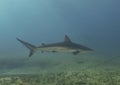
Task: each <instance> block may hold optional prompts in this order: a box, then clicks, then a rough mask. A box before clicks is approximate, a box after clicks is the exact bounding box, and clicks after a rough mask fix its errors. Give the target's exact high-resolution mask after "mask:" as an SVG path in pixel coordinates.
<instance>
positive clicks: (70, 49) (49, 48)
mask: <svg viewBox="0 0 120 85" xmlns="http://www.w3.org/2000/svg"><path fill="white" fill-rule="evenodd" d="M17 40H18V41H20V42H21V43H22V44H23V45H25V46H26V47H27V48H28V49H30V54H29V57H31V56H32V55H33V54H34V52H35V51H36V50H40V51H41V52H65V53H73V54H74V55H76V54H78V53H80V52H82V51H92V49H91V48H88V47H86V46H83V45H80V44H76V43H74V42H72V41H71V40H70V38H69V37H68V36H67V35H65V38H64V41H63V42H58V43H52V44H44V43H43V44H42V45H41V46H38V47H36V46H34V45H32V44H30V43H28V42H25V41H23V40H20V39H19V38H17Z"/></svg>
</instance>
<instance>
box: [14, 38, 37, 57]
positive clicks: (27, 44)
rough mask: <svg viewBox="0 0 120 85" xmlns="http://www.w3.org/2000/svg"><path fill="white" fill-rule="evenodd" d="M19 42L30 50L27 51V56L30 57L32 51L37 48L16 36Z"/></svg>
mask: <svg viewBox="0 0 120 85" xmlns="http://www.w3.org/2000/svg"><path fill="white" fill-rule="evenodd" d="M16 39H17V40H18V41H19V42H21V43H22V44H23V45H24V46H25V47H27V48H28V49H29V50H30V53H29V57H31V56H32V55H33V54H34V52H35V49H36V48H37V47H36V46H34V45H32V44H30V43H28V42H25V41H23V40H20V39H19V38H16Z"/></svg>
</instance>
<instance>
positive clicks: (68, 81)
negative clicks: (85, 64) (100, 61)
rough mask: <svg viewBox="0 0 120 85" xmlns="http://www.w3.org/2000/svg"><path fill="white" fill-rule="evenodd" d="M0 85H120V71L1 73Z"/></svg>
mask: <svg viewBox="0 0 120 85" xmlns="http://www.w3.org/2000/svg"><path fill="white" fill-rule="evenodd" d="M0 85H120V72H119V71H116V72H112V71H111V72H108V71H99V72H98V71H96V72H92V71H86V72H84V71H80V72H72V71H70V72H60V73H46V74H42V73H41V74H14V75H0Z"/></svg>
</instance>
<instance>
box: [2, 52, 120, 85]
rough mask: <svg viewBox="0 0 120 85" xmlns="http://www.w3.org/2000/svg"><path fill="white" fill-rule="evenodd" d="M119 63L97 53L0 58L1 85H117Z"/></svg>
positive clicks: (119, 59) (118, 57) (119, 81)
mask: <svg viewBox="0 0 120 85" xmlns="http://www.w3.org/2000/svg"><path fill="white" fill-rule="evenodd" d="M8 57H9V58H8ZM119 61H120V56H119V55H115V56H108V55H102V54H96V53H87V54H80V55H76V56H74V55H70V54H57V53H56V54H35V55H34V56H33V57H31V58H28V57H27V56H24V57H10V56H7V57H0V68H1V69H0V85H120V62H119Z"/></svg>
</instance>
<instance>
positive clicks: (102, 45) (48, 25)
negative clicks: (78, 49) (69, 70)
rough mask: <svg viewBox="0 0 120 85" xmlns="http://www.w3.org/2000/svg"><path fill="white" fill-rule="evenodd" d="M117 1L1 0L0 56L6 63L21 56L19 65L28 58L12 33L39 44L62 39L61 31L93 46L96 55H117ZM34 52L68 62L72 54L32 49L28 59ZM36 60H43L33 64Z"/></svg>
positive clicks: (119, 32) (119, 47)
mask: <svg viewBox="0 0 120 85" xmlns="http://www.w3.org/2000/svg"><path fill="white" fill-rule="evenodd" d="M119 3H120V1H119V0H102V1H101V0H9V1H8V0H1V1H0V58H1V60H2V61H3V62H4V61H5V62H7V63H8V62H9V61H7V60H9V59H10V61H12V60H16V62H17V60H19V58H21V59H22V60H21V59H20V60H19V63H18V64H21V65H23V63H25V62H26V60H27V59H28V53H29V51H28V49H26V48H25V47H24V46H23V45H21V44H20V43H19V42H18V41H17V40H16V37H18V38H20V39H23V40H25V41H28V42H30V43H32V44H33V45H36V46H39V45H41V43H52V42H60V41H63V40H64V35H68V36H69V37H70V38H71V40H72V41H73V42H76V43H79V44H82V45H85V46H87V47H90V48H92V49H94V52H96V53H99V55H106V56H107V57H110V56H119V55H120V54H119V52H120V38H119V36H120V24H119V23H120V10H119V8H120V5H119ZM37 56H42V57H41V59H40V61H41V62H43V61H45V62H46V61H47V60H50V62H52V61H54V60H55V62H57V59H59V60H60V59H61V57H62V58H63V60H64V58H65V60H68V62H69V61H70V62H72V61H73V60H74V58H73V57H74V56H72V55H70V54H68V55H67V54H65V55H64V54H59V56H58V54H55V55H54V54H49V53H47V54H41V53H36V54H35V55H34V57H32V58H31V60H30V62H33V61H34V59H35V61H36V60H37V59H38V57H37ZM43 56H45V57H43ZM49 56H50V57H49ZM57 56H58V58H56V57H57ZM64 56H67V57H64ZM68 56H70V57H68ZM82 56H84V55H82ZM77 57H80V56H79V55H78V56H77ZM39 58H40V57H39ZM32 59H33V61H32ZM72 59H73V60H72ZM118 59H119V58H118ZM38 60H39V59H38ZM42 60H43V61H42ZM85 60H86V59H85ZM88 60H89V59H88ZM23 61H25V62H23ZM40 61H37V62H40ZM16 62H14V63H12V64H11V65H14V64H15V63H16ZM27 62H29V61H27ZM59 62H60V61H59ZM59 62H58V63H59ZM65 62H66V61H65ZM81 62H82V61H81ZM58 63H55V64H58ZM73 63H74V62H73ZM29 64H30V63H29ZM29 64H27V65H28V66H29ZM39 64H40V65H41V64H44V62H43V63H38V65H36V64H34V66H35V65H36V66H39ZM47 65H48V64H46V67H47ZM18 66H19V65H18ZM30 66H31V64H30ZM15 67H17V66H13V68H15ZM41 67H43V66H41ZM46 67H45V68H46ZM6 68H7V67H6ZM36 68H37V67H36ZM43 68H44V67H43Z"/></svg>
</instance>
